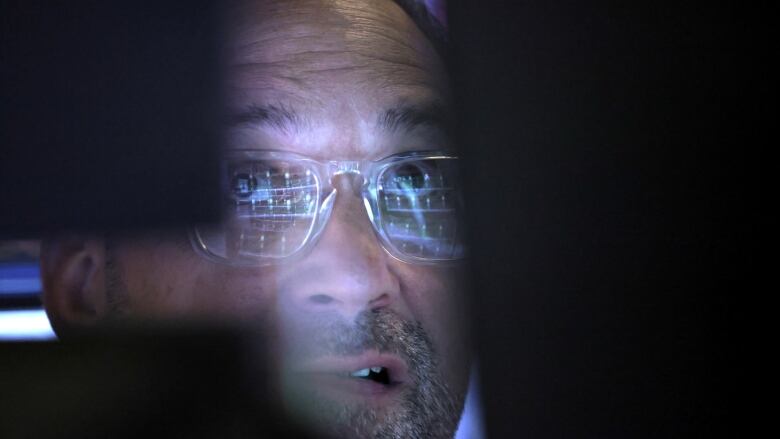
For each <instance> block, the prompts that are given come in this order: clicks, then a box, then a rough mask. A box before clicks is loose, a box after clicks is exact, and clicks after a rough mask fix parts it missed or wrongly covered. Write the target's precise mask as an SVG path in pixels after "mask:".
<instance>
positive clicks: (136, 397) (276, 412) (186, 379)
mask: <svg viewBox="0 0 780 439" xmlns="http://www.w3.org/2000/svg"><path fill="white" fill-rule="evenodd" d="M262 354H263V345H262V344H260V343H258V340H257V337H252V336H250V335H249V334H247V333H243V332H237V331H233V330H228V329H220V328H214V327H204V326H203V325H201V326H197V327H194V326H193V327H188V326H182V327H178V328H177V327H174V326H172V325H166V326H165V327H145V328H144V327H138V328H136V329H132V330H130V329H122V330H117V329H112V330H107V331H104V332H100V331H98V330H94V331H93V333H91V334H89V335H87V334H85V336H84V337H78V338H75V339H72V340H68V341H63V342H53V343H0V388H2V389H3V392H2V398H0V437H3V438H4V439H12V438H22V437H25V438H26V437H35V438H68V437H79V438H84V437H111V438H131V437H132V438H134V437H147V436H154V437H196V438H212V437H213V438H217V437H219V438H244V437H272V438H275V437H285V438H286V437H293V438H296V437H307V436H303V435H302V434H301V433H300V431H298V430H297V428H295V427H293V426H292V424H288V423H286V422H285V418H284V417H283V416H281V413H280V409H279V404H277V401H278V399H277V398H276V397H275V396H274V395H275V393H274V392H273V390H271V389H269V387H268V385H267V383H268V382H271V378H270V377H269V376H268V372H267V370H268V369H267V367H266V362H265V359H264V356H263V355H262Z"/></svg>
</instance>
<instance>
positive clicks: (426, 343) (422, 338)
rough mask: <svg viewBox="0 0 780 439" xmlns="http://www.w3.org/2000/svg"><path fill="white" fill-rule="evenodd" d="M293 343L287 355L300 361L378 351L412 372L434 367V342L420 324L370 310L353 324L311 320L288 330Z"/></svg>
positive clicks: (385, 312)
mask: <svg viewBox="0 0 780 439" xmlns="http://www.w3.org/2000/svg"><path fill="white" fill-rule="evenodd" d="M287 331H289V332H288V334H289V336H291V337H293V340H292V341H291V342H290V343H289V346H288V349H289V351H288V353H289V354H290V357H291V358H293V359H297V360H303V359H314V358H317V357H321V356H326V355H340V356H348V355H358V354H361V353H363V352H365V351H370V350H376V351H379V352H382V353H390V354H394V355H397V356H399V357H401V358H402V359H404V360H405V361H406V362H407V363H408V365H409V366H410V370H418V371H419V370H420V369H421V368H423V366H425V368H428V367H432V366H433V364H432V363H433V361H434V359H435V355H434V349H433V343H432V342H431V340H430V338H429V337H428V335H427V333H426V332H425V330H424V329H423V328H422V325H420V324H419V323H418V322H412V321H409V320H405V319H403V318H401V317H400V316H399V315H398V314H396V313H395V312H393V311H389V310H385V309H380V310H367V311H364V312H362V313H361V314H359V315H358V317H357V318H356V319H355V321H354V322H352V323H349V322H346V321H344V320H340V319H339V320H334V319H329V320H324V319H321V318H320V319H311V320H308V321H306V322H303V323H299V324H297V325H296V326H294V327H289V328H287Z"/></svg>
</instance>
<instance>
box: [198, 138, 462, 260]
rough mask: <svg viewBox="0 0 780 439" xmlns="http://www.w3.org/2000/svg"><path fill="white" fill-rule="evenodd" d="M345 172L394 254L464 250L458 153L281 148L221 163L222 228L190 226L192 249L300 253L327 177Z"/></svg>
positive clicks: (452, 255) (451, 255) (321, 225)
mask: <svg viewBox="0 0 780 439" xmlns="http://www.w3.org/2000/svg"><path fill="white" fill-rule="evenodd" d="M344 174H352V175H354V176H359V177H362V185H361V188H360V191H361V194H362V198H363V204H364V205H365V208H366V212H367V213H368V217H369V219H370V220H371V223H372V224H373V227H374V230H375V232H376V234H377V236H378V237H379V240H380V241H381V243H382V245H383V247H384V248H385V250H387V252H388V253H389V254H390V255H391V256H393V257H395V258H396V259H399V260H401V261H404V262H407V263H422V264H430V263H444V262H448V261H453V260H457V259H461V258H463V257H464V256H465V246H464V243H463V240H462V239H461V230H459V224H460V221H459V217H460V215H461V214H462V210H463V202H462V198H461V196H460V192H459V190H458V183H459V179H458V165H457V158H456V157H452V156H448V155H446V154H440V153H438V152H412V153H403V154H397V155H394V156H390V157H387V158H385V159H382V160H379V161H351V160H342V161H327V162H322V161H316V160H313V159H311V158H307V157H304V156H301V155H297V154H292V153H286V152H280V151H257V150H240V151H232V152H230V153H229V154H228V155H227V156H226V158H225V160H224V163H223V177H224V180H225V186H226V189H227V196H226V197H225V198H226V201H227V212H226V216H225V218H224V220H223V221H222V223H221V224H220V225H219V226H212V227H195V228H193V229H192V230H191V233H190V237H191V241H192V244H193V247H194V248H195V250H196V251H197V252H198V253H200V254H202V255H204V256H206V257H207V258H209V259H211V260H213V261H217V262H224V263H228V264H231V265H268V264H274V263H279V262H282V261H288V260H290V259H293V258H295V257H299V256H302V255H305V254H306V253H307V251H308V250H310V249H311V248H312V247H313V246H314V245H316V242H317V238H318V237H319V236H320V234H321V233H322V231H323V230H324V229H325V225H326V224H327V222H328V219H329V218H330V214H331V211H332V209H333V205H334V201H335V199H336V197H337V190H336V188H335V187H334V186H333V184H332V180H333V178H335V177H336V176H339V175H344ZM345 195H351V194H345Z"/></svg>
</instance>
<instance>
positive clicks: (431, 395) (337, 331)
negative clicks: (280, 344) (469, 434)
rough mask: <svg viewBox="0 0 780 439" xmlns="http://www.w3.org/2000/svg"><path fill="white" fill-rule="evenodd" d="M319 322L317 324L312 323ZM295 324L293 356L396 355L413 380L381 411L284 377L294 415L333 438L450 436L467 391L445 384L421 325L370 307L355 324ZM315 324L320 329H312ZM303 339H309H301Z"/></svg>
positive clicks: (455, 425)
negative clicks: (398, 399)
mask: <svg viewBox="0 0 780 439" xmlns="http://www.w3.org/2000/svg"><path fill="white" fill-rule="evenodd" d="M312 323H315V322H312ZM308 326H309V327H308V328H300V327H299V328H297V329H295V330H296V331H298V332H301V334H300V336H298V337H296V339H297V340H298V343H294V344H293V345H292V346H291V348H290V349H291V353H290V355H291V357H292V358H296V357H298V358H301V357H303V358H316V357H318V356H321V355H334V354H335V355H350V354H352V355H354V354H359V353H361V352H363V351H365V350H377V351H379V352H386V353H392V354H394V355H397V356H399V357H400V358H402V359H403V360H404V361H406V363H407V366H408V371H409V382H408V383H407V386H406V388H405V389H404V391H403V393H402V395H401V401H402V402H401V404H400V405H398V406H396V407H393V408H390V409H387V410H382V411H381V412H380V411H377V410H373V409H371V408H368V407H365V406H361V405H357V404H354V403H351V404H350V403H345V402H344V401H339V400H334V399H333V398H329V397H326V396H324V395H321V394H319V393H318V392H317V391H316V389H310V388H303V387H302V386H296V383H295V381H294V380H292V379H291V380H286V382H285V389H286V396H287V400H288V403H289V405H291V406H292V411H293V412H294V414H297V415H303V416H304V418H306V419H308V420H309V421H311V422H312V423H313V424H314V427H315V428H317V429H318V430H321V431H323V432H324V433H326V434H329V435H330V436H332V437H334V438H377V439H384V438H452V437H453V436H454V435H455V430H456V429H457V426H458V420H459V419H460V414H461V411H462V409H463V402H464V399H465V395H464V393H463V392H460V393H457V392H454V391H453V390H451V388H450V387H449V386H448V385H447V383H446V382H445V380H444V378H443V377H442V375H441V372H440V370H439V367H438V364H437V361H436V355H435V353H434V350H433V345H432V343H431V341H430V339H429V338H428V336H427V335H426V333H425V331H424V330H423V329H422V327H421V326H420V324H419V323H412V322H409V321H405V320H403V319H401V318H400V317H398V316H397V315H396V314H395V313H392V312H390V311H386V310H379V311H366V312H364V313H362V314H361V315H360V317H359V318H358V319H357V322H356V324H355V325H348V324H347V323H346V322H329V323H326V324H316V323H315V324H314V325H312V324H310V325H308ZM313 326H316V329H315V328H313ZM300 340H305V342H300Z"/></svg>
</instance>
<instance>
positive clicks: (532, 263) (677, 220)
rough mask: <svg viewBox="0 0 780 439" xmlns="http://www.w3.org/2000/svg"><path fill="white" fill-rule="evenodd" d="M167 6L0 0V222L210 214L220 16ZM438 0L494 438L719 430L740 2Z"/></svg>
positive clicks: (739, 108) (732, 245) (28, 232)
mask: <svg viewBox="0 0 780 439" xmlns="http://www.w3.org/2000/svg"><path fill="white" fill-rule="evenodd" d="M44 3H45V5H44ZM177 4H178V2H155V3H154V4H153V5H151V4H149V5H144V4H138V3H136V2H132V3H131V2H110V3H107V2H96V1H93V2H78V3H76V2H67V3H66V2H61V3H60V2H54V1H51V2H40V3H38V2H35V4H34V5H31V4H30V3H28V2H20V1H0V25H1V26H0V37H1V38H0V75H1V76H0V79H1V80H0V87H2V88H0V92H1V93H0V116H1V117H0V146H1V147H2V150H1V151H2V156H1V160H0V201H1V202H2V207H1V208H0V235H2V236H3V237H4V238H8V239H13V238H22V237H38V236H40V235H42V234H44V233H48V232H52V231H58V230H63V229H72V228H75V229H89V228H96V227H97V228H115V227H131V228H145V227H159V226H164V225H170V224H180V223H184V222H191V221H195V220H204V219H209V218H212V219H213V218H215V217H216V210H215V209H214V207H215V206H216V205H217V203H216V201H217V200H216V193H215V192H216V188H217V187H218V186H217V184H216V181H217V180H216V168H215V164H216V161H215V160H214V157H215V155H214V154H215V147H216V144H217V140H218V131H217V128H216V124H217V123H218V119H219V114H218V111H217V110H218V109H219V86H218V84H219V70H218V68H217V67H216V66H217V62H216V61H217V55H216V54H217V50H216V47H217V42H218V37H219V30H218V26H217V23H218V20H216V19H215V17H217V16H218V13H217V12H215V11H216V9H214V2H208V1H204V2H197V4H195V3H193V2H188V7H187V8H181V5H180V4H178V6H177ZM109 5H110V6H109ZM449 9H450V13H449V19H450V30H451V33H452V45H453V52H454V58H453V73H454V81H455V89H456V92H457V94H458V100H459V110H460V119H461V120H460V123H459V124H458V126H459V128H460V133H459V138H460V139H462V143H461V147H462V149H463V154H462V155H463V157H464V158H465V160H464V163H465V164H466V165H465V168H464V172H465V175H466V183H467V192H468V193H467V200H468V202H469V206H470V210H469V218H468V220H469V223H470V226H471V229H470V230H471V238H472V262H473V266H472V268H473V270H472V272H473V281H474V307H473V309H474V320H475V327H476V328H477V333H476V336H477V340H478V342H479V344H478V353H479V366H480V372H481V381H482V388H483V391H484V394H483V395H482V396H483V402H484V405H485V410H484V411H485V416H486V421H487V430H488V434H489V435H490V437H496V438H508V437H689V436H716V435H721V434H723V433H728V432H729V427H730V424H731V421H732V420H733V414H732V407H731V405H730V403H731V400H732V399H733V398H734V396H733V395H734V390H735V384H733V383H734V381H736V380H735V379H733V372H732V371H731V369H730V366H731V363H732V353H733V347H734V344H735V342H734V341H733V335H732V334H733V333H732V326H734V323H733V322H734V320H735V319H734V315H733V314H734V309H735V308H736V307H737V305H738V303H737V301H736V299H735V296H737V295H738V294H739V293H740V292H741V291H743V290H744V289H745V288H746V287H745V284H744V282H743V280H744V279H743V273H742V271H741V268H742V266H743V265H748V264H750V263H751V262H752V260H753V256H752V253H749V252H747V251H746V250H745V248H744V246H743V243H744V242H745V241H747V240H748V239H749V237H748V233H749V230H748V229H744V228H740V227H737V224H738V222H739V221H738V220H739V219H740V217H741V216H743V215H746V212H748V211H750V207H751V206H750V205H749V203H748V201H747V200H745V199H743V197H742V193H741V188H742V187H744V186H745V185H746V183H744V182H743V180H742V174H743V171H744V170H745V169H743V168H744V162H743V157H742V156H743V155H744V154H746V152H745V151H746V150H745V149H744V148H743V146H744V144H745V143H746V142H747V141H748V140H747V139H746V137H745V136H744V135H743V134H744V133H743V132H742V131H741V128H740V126H739V124H738V122H737V121H738V119H739V115H741V114H742V113H744V110H745V109H746V107H745V104H742V103H741V102H742V99H741V97H742V95H743V94H746V93H747V92H746V91H745V90H746V87H747V84H748V82H749V81H746V80H745V79H744V78H745V77H746V76H750V75H745V71H748V73H749V74H752V73H753V72H750V69H751V65H752V60H751V59H749V58H748V57H747V52H746V44H745V39H744V37H743V36H742V34H743V33H744V31H745V30H746V28H747V27H748V25H747V21H746V20H745V19H743V16H742V14H741V11H740V10H738V9H737V8H736V7H720V6H717V5H716V4H715V2H710V3H704V4H696V3H692V2H686V3H680V4H675V5H666V4H661V3H658V2H653V3H647V4H642V3H636V2H630V3H629V2H605V1H597V2H565V3H560V2H549V1H521V2H509V1H505V2H499V1H480V2H466V1H461V2H451V4H450V8H449ZM95 17H97V18H95ZM737 261H741V264H740V263H738V262H737Z"/></svg>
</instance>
